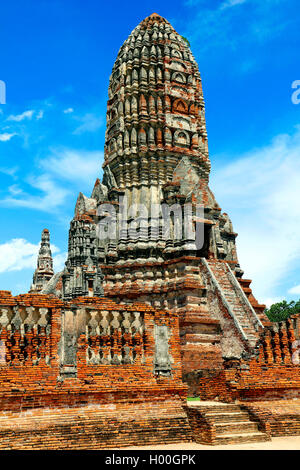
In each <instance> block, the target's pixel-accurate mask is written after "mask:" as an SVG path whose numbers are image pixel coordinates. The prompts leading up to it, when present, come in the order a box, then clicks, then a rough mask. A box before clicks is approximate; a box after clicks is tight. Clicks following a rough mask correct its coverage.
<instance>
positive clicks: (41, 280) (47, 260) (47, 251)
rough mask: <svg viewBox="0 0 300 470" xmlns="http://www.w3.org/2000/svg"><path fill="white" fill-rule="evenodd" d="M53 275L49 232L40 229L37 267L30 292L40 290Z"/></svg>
mask: <svg viewBox="0 0 300 470" xmlns="http://www.w3.org/2000/svg"><path fill="white" fill-rule="evenodd" d="M53 275H54V271H53V259H52V253H51V248H50V233H49V230H48V229H46V228H45V229H44V230H43V231H42V237H41V245H40V249H39V254H38V259H37V268H36V270H35V272H34V275H33V281H32V285H31V288H30V292H40V291H41V290H42V289H43V287H45V285H46V284H47V282H48V281H49V280H50V279H51V278H52V276H53Z"/></svg>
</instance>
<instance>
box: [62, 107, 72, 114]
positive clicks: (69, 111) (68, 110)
mask: <svg viewBox="0 0 300 470" xmlns="http://www.w3.org/2000/svg"><path fill="white" fill-rule="evenodd" d="M63 112H64V114H71V113H74V109H73V108H67V109H64V111H63Z"/></svg>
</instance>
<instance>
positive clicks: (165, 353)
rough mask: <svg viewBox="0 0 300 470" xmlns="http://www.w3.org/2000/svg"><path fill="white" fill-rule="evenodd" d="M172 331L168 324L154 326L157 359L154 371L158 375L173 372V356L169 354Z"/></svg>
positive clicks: (167, 374)
mask: <svg viewBox="0 0 300 470" xmlns="http://www.w3.org/2000/svg"><path fill="white" fill-rule="evenodd" d="M169 335H170V331H169V329H168V327H167V326H166V325H155V326H154V338H155V359H154V372H155V374H157V375H163V376H169V375H170V374H171V370H172V368H171V358H170V355H169Z"/></svg>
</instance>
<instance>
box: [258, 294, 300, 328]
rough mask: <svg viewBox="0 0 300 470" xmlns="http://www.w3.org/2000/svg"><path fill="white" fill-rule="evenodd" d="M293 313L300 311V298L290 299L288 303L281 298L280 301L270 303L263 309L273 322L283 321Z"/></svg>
mask: <svg viewBox="0 0 300 470" xmlns="http://www.w3.org/2000/svg"><path fill="white" fill-rule="evenodd" d="M295 313H300V299H299V300H298V301H297V302H295V301H294V300H292V301H291V302H289V303H288V302H287V301H286V300H283V301H282V302H278V303H276V304H273V305H271V307H270V308H266V310H265V314H266V315H267V317H268V318H269V320H270V321H273V322H280V321H284V320H286V319H287V318H288V317H289V316H290V315H294V314H295Z"/></svg>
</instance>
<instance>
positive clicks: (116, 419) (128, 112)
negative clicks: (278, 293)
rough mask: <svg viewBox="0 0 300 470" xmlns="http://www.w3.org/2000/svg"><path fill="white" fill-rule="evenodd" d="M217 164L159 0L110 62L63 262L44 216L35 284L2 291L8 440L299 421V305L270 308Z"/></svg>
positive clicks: (207, 430) (235, 430) (93, 440)
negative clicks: (87, 187) (255, 289)
mask: <svg viewBox="0 0 300 470" xmlns="http://www.w3.org/2000/svg"><path fill="white" fill-rule="evenodd" d="M210 170H211V165H210V160H209V152H208V141H207V132H206V124H205V107H204V99H203V91H202V85H201V77H200V73H199V70H198V65H197V63H196V61H195V59H194V57H193V55H192V53H191V51H190V48H189V45H188V41H187V40H185V38H183V37H182V36H180V34H178V33H177V32H176V31H175V30H174V28H173V27H172V26H171V25H170V23H169V22H168V21H167V20H165V19H164V18H162V17H161V16H159V15H158V14H156V13H153V14H152V15H150V16H149V17H147V18H146V19H144V20H143V21H142V22H141V23H140V24H139V25H138V26H137V27H136V28H135V29H134V30H133V31H132V33H131V34H130V36H129V37H128V39H127V40H126V41H125V42H124V44H123V45H122V47H121V48H120V51H119V53H118V56H117V59H116V62H115V64H114V66H113V70H112V74H111V77H110V81H109V89H108V103H107V129H106V136H105V151H104V163H103V178H102V181H100V179H99V178H97V179H96V182H95V185H94V188H93V191H92V194H91V196H90V197H87V196H85V195H84V194H82V193H79V196H78V199H77V202H76V207H75V212H74V217H73V219H72V220H71V223H70V229H69V239H68V256H67V260H66V262H65V266H64V269H63V270H62V271H61V272H57V273H54V271H53V260H52V254H51V249H50V234H49V231H48V230H47V229H45V230H43V233H42V241H41V246H40V250H39V255H38V261H37V269H36V270H35V273H34V276H33V283H32V286H31V289H30V291H29V293H28V294H22V295H18V296H15V297H13V296H12V295H11V293H10V292H9V291H0V418H1V419H0V449H8V448H9V449H33V448H34V449H52V450H53V449H56V450H57V449H66V448H68V449H83V448H85V449H97V450H98V449H108V448H116V447H122V446H124V447H127V446H137V445H139V446H141V445H157V444H161V443H164V444H166V443H176V442H177V443H179V442H181V443H186V442H191V441H194V442H196V443H202V444H211V445H215V444H228V443H244V442H260V441H268V440H270V439H271V437H272V436H282V435H288V434H296V435H299V434H300V430H299V421H300V420H299V417H300V400H299V397H300V368H299V363H300V359H299V357H300V355H299V351H300V321H299V319H300V316H299V315H294V316H292V317H290V318H289V319H288V320H286V321H284V322H281V323H279V324H272V323H271V322H270V321H268V319H267V317H266V316H265V315H264V309H265V306H264V305H261V304H259V302H258V301H257V300H256V298H255V297H254V295H253V293H252V290H251V288H250V284H251V280H250V279H247V278H244V277H243V276H244V273H243V270H242V269H241V267H240V265H239V260H238V256H237V249H236V237H237V233H236V232H235V231H234V228H233V225H232V222H231V220H230V217H229V216H228V214H227V213H226V212H222V210H221V208H220V206H219V204H218V203H217V201H216V199H215V197H214V194H213V193H212V191H211V190H210V188H209V175H210ZM96 176H97V175H95V177H96ZM153 207H155V210H156V209H157V208H158V209H159V210H158V212H154V215H153ZM164 210H165V211H166V213H167V217H166V213H165V212H164ZM166 220H167V225H166ZM188 224H190V225H188ZM187 225H188V228H189V230H186V228H187V227H186V226H187ZM199 227H200V228H201V232H200V235H201V237H202V235H203V239H202V238H201V237H200V240H201V243H198V241H199V240H198V241H197V237H194V234H195V233H197V229H198V228H199ZM182 229H183V230H182ZM245 268H247V267H245ZM188 396H189V397H199V401H198V402H196V401H195V402H193V401H192V402H188V401H187V397H188ZM45 409H46V411H45ZM32 420H33V422H34V426H33V425H32Z"/></svg>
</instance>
